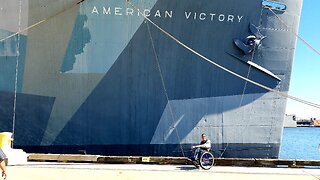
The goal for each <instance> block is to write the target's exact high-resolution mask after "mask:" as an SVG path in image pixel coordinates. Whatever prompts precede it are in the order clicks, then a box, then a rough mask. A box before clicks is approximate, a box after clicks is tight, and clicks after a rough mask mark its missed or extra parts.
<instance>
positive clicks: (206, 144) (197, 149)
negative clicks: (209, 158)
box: [191, 133, 211, 161]
mask: <svg viewBox="0 0 320 180" xmlns="http://www.w3.org/2000/svg"><path fill="white" fill-rule="evenodd" d="M201 139H202V141H201V142H200V144H199V145H197V146H192V147H191V148H192V149H193V150H194V151H193V155H192V157H191V159H192V160H194V161H198V159H199V155H200V154H201V153H202V152H203V151H210V149H211V141H210V140H209V139H207V137H206V134H205V133H203V134H201Z"/></svg>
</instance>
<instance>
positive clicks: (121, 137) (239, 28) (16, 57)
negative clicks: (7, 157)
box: [0, 0, 302, 158]
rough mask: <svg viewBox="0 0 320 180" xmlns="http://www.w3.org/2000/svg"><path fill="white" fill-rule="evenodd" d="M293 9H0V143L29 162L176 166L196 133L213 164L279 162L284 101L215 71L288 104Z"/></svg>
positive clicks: (47, 0) (117, 5)
mask: <svg viewBox="0 0 320 180" xmlns="http://www.w3.org/2000/svg"><path fill="white" fill-rule="evenodd" d="M301 6H302V0H276V1H267V0H82V1H79V0H54V1H53V0H0V39H1V40H0V131H9V132H13V133H14V143H13V145H14V147H17V148H23V149H24V150H25V151H27V152H44V153H79V152H86V153H89V154H103V155H150V156H151V155H172V156H181V155H186V154H187V152H188V151H189V150H190V147H191V145H192V144H196V143H198V142H199V141H200V135H201V133H206V134H207V136H208V138H209V139H210V140H211V142H212V147H213V152H214V154H215V156H223V157H256V158H260V157H264V158H277V157H278V154H279V147H280V142H281V136H282V129H283V121H284V112H285V107H286V98H284V97H281V96H279V95H277V94H275V93H273V92H271V91H269V90H266V89H264V88H261V87H259V86H256V85H254V84H252V83H250V82H248V81H246V80H244V79H241V78H239V77H237V76H235V75H234V74H231V73H230V72H227V71H225V70H224V69H221V68H220V67H219V66H216V64H215V63H217V64H218V65H221V66H223V67H225V68H227V69H229V70H230V71H232V72H234V73H237V74H238V75H240V76H242V77H244V78H247V79H250V80H253V81H255V82H257V83H260V84H262V85H265V86H267V87H269V88H272V89H274V90H276V91H281V92H284V93H287V91H288V88H289V82H290V74H291V69H292V60H293V56H294V51H295V46H296V41H297V38H296V35H295V34H296V33H297V32H298V26H299V20H300V13H301ZM156 25H157V26H156ZM161 29H162V30H164V31H166V32H167V33H168V34H166V33H164V31H162V30H161ZM169 34H170V35H172V36H170V35H169ZM172 37H174V38H176V39H174V38H172ZM182 43H183V44H185V45H187V46H188V47H189V48H190V49H192V50H194V51H190V49H187V48H186V47H185V46H182V45H181V44H182ZM199 54H201V56H199ZM203 57H206V58H205V59H207V60H208V59H209V60H210V61H212V62H210V61H206V60H205V59H204V58H203Z"/></svg>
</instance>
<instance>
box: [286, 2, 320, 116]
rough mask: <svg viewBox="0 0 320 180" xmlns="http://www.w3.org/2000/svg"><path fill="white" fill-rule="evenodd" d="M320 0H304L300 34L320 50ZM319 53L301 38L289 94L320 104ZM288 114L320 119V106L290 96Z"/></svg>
mask: <svg viewBox="0 0 320 180" xmlns="http://www.w3.org/2000/svg"><path fill="white" fill-rule="evenodd" d="M319 7H320V0H304V2H303V7H302V15H301V19H300V27H299V36H301V37H302V38H303V39H305V40H306V41H307V42H308V43H310V44H311V45H312V46H313V47H314V48H316V49H317V50H318V51H320V9H319ZM319 68H320V55H318V54H317V53H315V52H313V51H312V50H311V49H310V48H308V47H307V46H306V45H305V44H304V43H303V42H302V41H300V40H298V43H297V49H296V53H295V58H294V62H293V70H292V74H291V84H290V89H289V94H290V95H292V96H296V97H299V98H302V99H304V100H308V101H311V102H314V103H317V104H320V79H319V78H320V69H319ZM286 113H287V114H296V115H297V116H298V117H301V118H311V117H316V118H317V119H320V109H317V108H312V107H309V106H307V105H303V104H300V103H297V102H294V101H292V100H289V99H288V103H287V110H286Z"/></svg>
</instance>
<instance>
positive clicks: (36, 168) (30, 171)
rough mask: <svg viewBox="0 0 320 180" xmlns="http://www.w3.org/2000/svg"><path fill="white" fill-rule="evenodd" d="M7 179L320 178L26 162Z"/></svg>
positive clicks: (225, 169)
mask: <svg viewBox="0 0 320 180" xmlns="http://www.w3.org/2000/svg"><path fill="white" fill-rule="evenodd" d="M7 173H8V178H7V179H8V180H21V179H24V180H29V179H30V180H37V179H39V180H43V179H46V180H55V179H57V180H63V179H66V180H70V179H74V180H76V179H77V180H82V179H83V180H88V179H95V180H96V179H112V180H127V179H128V180H158V179H159V180H160V179H161V180H163V179H166V180H167V179H169V180H171V179H172V180H179V179H183V180H189V179H190V180H198V179H246V180H250V179H252V180H257V179H259V180H261V179H262V180H263V179H268V180H270V179H272V180H277V179H279V180H284V179H290V180H295V179H301V180H317V179H320V170H319V169H307V168H266V167H229V166H214V167H213V168H211V169H210V170H202V169H197V168H195V167H194V166H192V165H152V164H97V163H59V162H28V163H27V164H25V165H20V166H8V168H7Z"/></svg>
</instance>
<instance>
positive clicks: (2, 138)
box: [0, 132, 13, 149]
mask: <svg viewBox="0 0 320 180" xmlns="http://www.w3.org/2000/svg"><path fill="white" fill-rule="evenodd" d="M11 137H12V133H11V132H2V133H0V148H1V149H6V148H11V142H12V140H13V139H12V138H11Z"/></svg>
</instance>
